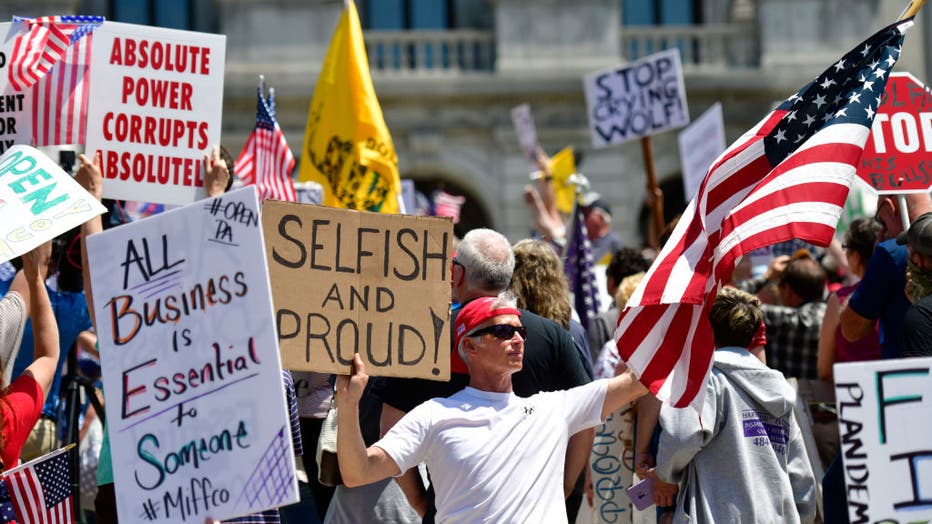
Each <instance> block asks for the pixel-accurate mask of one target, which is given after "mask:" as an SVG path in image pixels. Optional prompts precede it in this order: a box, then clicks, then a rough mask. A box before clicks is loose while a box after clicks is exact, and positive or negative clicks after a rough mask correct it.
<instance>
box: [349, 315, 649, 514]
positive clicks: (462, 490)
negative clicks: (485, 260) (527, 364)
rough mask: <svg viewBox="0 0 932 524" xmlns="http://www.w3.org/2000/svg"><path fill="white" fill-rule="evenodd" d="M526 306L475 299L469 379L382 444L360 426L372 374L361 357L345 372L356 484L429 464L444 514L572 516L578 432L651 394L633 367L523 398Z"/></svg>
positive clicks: (459, 344)
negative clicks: (572, 451)
mask: <svg viewBox="0 0 932 524" xmlns="http://www.w3.org/2000/svg"><path fill="white" fill-rule="evenodd" d="M522 333H524V328H523V326H522V325H521V312H520V311H519V310H518V309H517V308H516V307H515V304H514V301H513V300H509V299H508V298H506V297H482V298H477V299H475V300H472V301H470V302H469V303H467V304H466V305H465V306H464V307H463V309H462V311H460V313H459V314H458V315H457V317H456V323H455V325H454V328H453V336H454V347H455V349H456V350H457V351H458V352H459V354H460V356H461V357H462V358H463V361H464V362H465V363H466V366H467V367H468V368H469V387H467V388H466V389H464V390H462V391H460V392H458V393H456V394H454V395H453V396H451V397H448V398H435V399H432V400H429V401H427V402H425V403H423V404H421V405H420V406H418V407H416V408H414V409H413V410H412V411H411V412H409V413H408V414H406V415H405V416H404V417H403V418H402V419H401V420H400V421H399V422H398V423H397V424H395V425H394V426H393V427H392V429H391V430H389V431H388V433H387V434H386V435H385V436H384V437H383V438H382V439H381V440H380V441H378V442H376V443H375V444H374V445H373V446H370V447H369V448H366V446H365V444H364V442H363V438H362V435H361V433H360V430H359V419H358V406H359V399H360V397H361V395H362V392H363V390H364V389H365V386H366V382H367V381H368V375H366V370H365V366H364V364H363V362H362V360H361V359H360V358H359V357H358V355H357V356H355V357H354V371H353V375H352V376H345V375H341V376H338V377H337V386H336V402H337V407H338V413H339V426H340V432H339V434H338V436H337V453H338V454H339V456H340V472H341V474H342V476H343V480H344V482H345V483H346V484H347V485H348V486H359V485H364V484H369V483H372V482H375V481H378V480H380V479H383V478H386V477H389V476H397V475H400V474H401V473H402V472H403V471H407V470H408V469H410V468H412V467H414V466H416V465H417V464H418V463H419V462H421V461H424V462H426V463H427V467H428V469H429V470H430V471H431V480H432V483H433V485H434V486H435V488H436V492H437V498H436V503H437V517H436V521H437V522H464V523H465V522H567V519H566V512H565V509H564V503H563V489H562V487H563V486H562V483H563V470H564V458H565V452H566V446H567V442H568V441H569V437H570V435H573V434H575V433H577V432H579V431H581V430H583V429H586V428H590V427H593V426H595V425H596V424H598V423H600V422H601V421H602V420H603V419H604V418H605V417H606V416H607V415H608V414H609V413H611V412H612V411H614V410H616V409H618V408H619V407H620V406H622V405H624V404H627V403H629V402H631V401H633V400H634V399H636V398H637V397H640V396H642V395H644V394H645V393H647V388H645V387H644V386H643V385H641V384H640V383H639V382H638V381H637V379H636V378H635V377H634V375H633V374H631V373H630V372H626V373H624V374H622V375H619V376H618V377H614V378H612V379H606V380H599V381H595V382H591V383H589V384H586V385H583V386H579V387H575V388H572V389H569V390H565V391H554V392H545V393H538V394H536V395H532V396H531V397H528V398H521V397H518V396H516V395H515V394H514V391H513V388H512V383H511V375H512V374H513V373H515V372H516V371H518V370H520V369H521V367H522V362H523V353H524V338H523V337H522Z"/></svg>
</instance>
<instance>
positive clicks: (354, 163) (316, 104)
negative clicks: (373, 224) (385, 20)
mask: <svg viewBox="0 0 932 524" xmlns="http://www.w3.org/2000/svg"><path fill="white" fill-rule="evenodd" d="M298 178H299V180H311V181H314V182H318V183H319V184H321V185H322V186H323V187H324V201H323V203H324V205H327V206H332V207H344V208H349V209H357V210H368V211H376V212H382V213H397V212H398V211H399V209H398V207H399V205H398V201H399V197H400V195H401V180H400V178H399V177H398V157H397V156H395V146H394V144H392V137H391V135H389V134H388V127H387V126H386V125H385V119H384V118H383V117H382V108H381V107H379V101H378V99H376V97H375V89H374V88H373V87H372V77H371V76H370V75H369V60H368V58H367V56H366V47H365V44H364V43H363V38H362V27H361V26H360V25H359V15H358V14H357V12H356V5H355V4H354V3H353V2H352V1H350V2H346V7H345V8H344V9H343V14H342V15H341V16H340V22H339V23H338V24H337V29H336V32H334V34H333V39H331V40H330V49H329V50H328V51H327V58H326V59H325V60H324V67H323V69H322V70H321V71H320V76H319V77H318V78H317V85H316V86H315V87H314V98H313V99H312V100H311V108H310V110H309V111H308V114H307V129H306V130H305V134H304V150H303V151H302V152H301V171H300V173H299V175H298Z"/></svg>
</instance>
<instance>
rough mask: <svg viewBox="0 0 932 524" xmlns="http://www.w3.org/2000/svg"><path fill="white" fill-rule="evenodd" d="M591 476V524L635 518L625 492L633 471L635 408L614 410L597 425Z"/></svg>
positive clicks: (628, 520) (612, 523) (609, 523)
mask: <svg viewBox="0 0 932 524" xmlns="http://www.w3.org/2000/svg"><path fill="white" fill-rule="evenodd" d="M589 467H590V468H591V471H590V473H591V475H592V491H593V497H592V498H593V501H592V518H591V520H588V521H587V522H591V523H592V524H615V523H622V522H631V521H632V510H633V507H632V506H631V498H630V497H629V496H628V493H627V492H626V491H625V490H626V489H627V488H628V487H630V486H631V483H632V475H633V473H634V408H633V407H632V406H630V405H629V406H625V407H623V408H621V409H619V410H617V411H614V412H612V413H611V414H609V415H608V417H606V418H605V420H604V421H603V422H602V423H601V424H599V425H598V426H596V427H595V441H594V442H593V444H592V453H591V454H590V456H589Z"/></svg>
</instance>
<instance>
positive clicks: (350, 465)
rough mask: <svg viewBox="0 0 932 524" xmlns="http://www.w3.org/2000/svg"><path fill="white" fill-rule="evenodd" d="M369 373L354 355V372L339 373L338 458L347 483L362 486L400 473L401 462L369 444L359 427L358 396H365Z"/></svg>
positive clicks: (337, 392) (336, 393)
mask: <svg viewBox="0 0 932 524" xmlns="http://www.w3.org/2000/svg"><path fill="white" fill-rule="evenodd" d="M367 382H369V375H366V366H365V364H363V363H362V359H361V358H359V354H358V353H357V354H356V355H354V356H353V375H352V376H347V375H337V383H336V392H335V395H336V397H335V399H336V404H337V426H338V427H339V428H340V429H339V431H337V458H338V460H339V463H340V475H342V477H343V483H344V484H346V486H347V487H351V488H353V487H356V486H363V485H365V484H371V483H373V482H376V481H379V480H382V479H384V478H388V477H392V476H395V475H398V474H399V473H401V469H400V468H399V467H398V464H396V463H395V461H394V460H393V459H392V458H391V457H390V456H388V453H386V452H385V450H383V449H382V448H380V447H376V446H372V447H369V448H368V449H367V448H366V443H365V441H364V440H363V438H362V430H360V429H359V399H360V398H362V394H363V391H365V389H366V383H367Z"/></svg>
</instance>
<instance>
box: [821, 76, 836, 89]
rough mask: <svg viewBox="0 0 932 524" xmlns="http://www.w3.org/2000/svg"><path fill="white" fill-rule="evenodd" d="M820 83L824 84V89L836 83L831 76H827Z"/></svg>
mask: <svg viewBox="0 0 932 524" xmlns="http://www.w3.org/2000/svg"><path fill="white" fill-rule="evenodd" d="M819 85H821V86H822V89H828V88H830V87H832V86H833V85H835V81H834V80H832V79H831V78H826V79H825V80H824V81H823V82H822V83H821V84H819Z"/></svg>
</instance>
